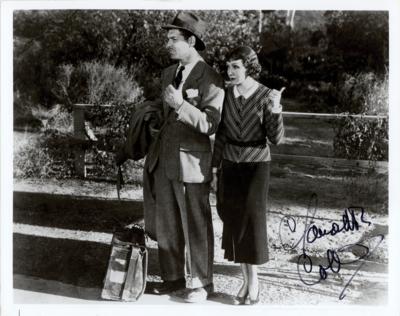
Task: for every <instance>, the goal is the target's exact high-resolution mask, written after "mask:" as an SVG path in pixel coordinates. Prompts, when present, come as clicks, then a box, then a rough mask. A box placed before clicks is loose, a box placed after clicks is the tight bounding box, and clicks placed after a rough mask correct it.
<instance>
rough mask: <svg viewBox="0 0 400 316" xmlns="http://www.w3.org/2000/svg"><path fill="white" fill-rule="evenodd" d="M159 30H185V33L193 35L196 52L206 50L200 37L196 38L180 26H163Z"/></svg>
mask: <svg viewBox="0 0 400 316" xmlns="http://www.w3.org/2000/svg"><path fill="white" fill-rule="evenodd" d="M161 28H163V29H164V30H172V29H177V30H185V31H187V32H189V33H190V34H193V36H194V37H196V45H195V48H196V49H197V50H200V51H201V50H204V49H205V48H206V44H204V42H203V41H202V39H201V38H200V37H198V36H197V35H196V34H194V33H193V32H192V31H191V30H189V29H187V28H186V27H181V26H176V25H172V24H167V25H163V26H161Z"/></svg>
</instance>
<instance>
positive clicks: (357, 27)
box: [325, 11, 389, 74]
mask: <svg viewBox="0 0 400 316" xmlns="http://www.w3.org/2000/svg"><path fill="white" fill-rule="evenodd" d="M325 18H326V21H327V23H326V28H327V39H328V50H327V56H328V61H329V63H330V64H331V65H332V66H333V67H335V68H336V74H340V73H342V72H346V73H350V74H355V73H358V72H360V71H362V72H370V71H373V72H375V73H378V74H383V73H384V72H385V70H386V68H387V66H388V62H389V55H388V49H389V36H388V35H389V23H388V20H389V14H388V12H387V11H376V12H374V11H327V12H326V13H325Z"/></svg>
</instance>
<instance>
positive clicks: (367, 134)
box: [334, 73, 389, 161]
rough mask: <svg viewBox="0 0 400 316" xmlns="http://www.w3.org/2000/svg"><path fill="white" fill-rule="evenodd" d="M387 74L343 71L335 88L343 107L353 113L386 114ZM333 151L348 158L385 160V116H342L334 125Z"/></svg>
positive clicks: (386, 156)
mask: <svg viewBox="0 0 400 316" xmlns="http://www.w3.org/2000/svg"><path fill="white" fill-rule="evenodd" d="M388 79H389V78H388V74H387V73H386V74H385V75H384V77H383V78H380V77H379V76H376V75H374V74H373V73H363V74H359V75H356V76H351V75H345V76H344V81H343V83H342V84H341V85H340V89H339V91H338V94H339V99H340V100H341V101H342V102H343V103H342V104H345V108H349V109H352V110H353V113H359V112H361V113H363V114H370V115H371V114H374V115H387V114H388V105H389V103H388V101H389V100H388ZM335 134H336V135H335V138H334V151H335V155H336V156H338V157H343V158H348V159H365V160H372V161H376V160H387V159H388V120H387V119H377V120H367V119H365V118H363V117H361V118H354V117H346V118H344V119H342V120H340V121H339V122H338V124H337V125H336V126H335Z"/></svg>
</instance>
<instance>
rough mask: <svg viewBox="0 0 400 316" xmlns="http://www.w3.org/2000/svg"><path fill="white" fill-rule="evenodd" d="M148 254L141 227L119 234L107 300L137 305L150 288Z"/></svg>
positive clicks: (107, 278) (105, 289)
mask: <svg viewBox="0 0 400 316" xmlns="http://www.w3.org/2000/svg"><path fill="white" fill-rule="evenodd" d="M147 261H148V252H147V248H146V235H145V232H144V229H143V228H142V227H141V226H139V225H134V226H133V227H131V228H123V229H120V230H119V231H116V232H115V233H114V235H113V238H112V242H111V254H110V259H109V262H108V268H107V273H106V276H105V279H104V286H103V290H102V293H101V297H102V298H103V299H108V300H116V301H127V302H135V301H137V300H138V299H139V298H140V297H141V296H142V295H143V293H144V290H145V288H146V277H147Z"/></svg>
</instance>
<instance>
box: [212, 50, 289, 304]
mask: <svg viewBox="0 0 400 316" xmlns="http://www.w3.org/2000/svg"><path fill="white" fill-rule="evenodd" d="M226 65H227V75H228V77H229V80H230V86H229V87H228V88H227V90H226V93H225V101H224V108H223V114H222V120H221V123H220V126H219V129H218V132H217V134H216V139H215V146H214V154H213V162H212V165H213V181H212V187H213V188H214V190H217V196H218V205H217V209H218V213H219V215H220V216H221V219H222V221H223V223H224V227H223V237H222V248H223V249H224V250H225V258H226V259H228V260H230V261H234V262H236V263H240V266H241V271H242V274H243V284H242V286H241V288H240V290H239V292H238V294H237V296H236V297H235V299H234V304H237V305H242V304H245V301H246V298H247V297H248V298H249V301H250V304H257V303H258V302H259V283H258V276H257V265H260V264H263V263H265V262H266V261H267V260H268V248H267V228H266V204H267V194H268V184H269V162H270V160H271V154H270V149H269V146H268V143H267V140H268V141H269V142H271V143H273V144H278V143H279V142H280V141H281V140H282V138H283V120H282V106H281V105H280V98H281V93H282V91H283V89H282V90H281V91H277V90H271V89H269V88H267V87H265V86H264V85H262V84H260V83H259V82H257V81H256V80H255V79H254V78H256V76H257V75H258V74H259V72H260V71H261V66H260V64H259V62H258V58H257V54H256V53H255V52H254V51H253V50H252V49H251V48H250V47H247V46H243V47H238V48H236V49H235V50H233V51H232V52H231V53H230V54H229V55H228V57H227V63H226ZM217 181H218V188H217Z"/></svg>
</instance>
